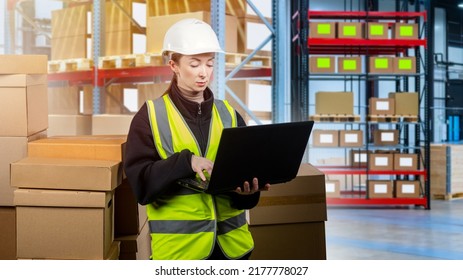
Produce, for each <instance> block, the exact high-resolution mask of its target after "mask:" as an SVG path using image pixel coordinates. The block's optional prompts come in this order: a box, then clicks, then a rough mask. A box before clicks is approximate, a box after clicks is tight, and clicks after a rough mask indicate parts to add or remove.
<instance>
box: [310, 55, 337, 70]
mask: <svg viewBox="0 0 463 280" xmlns="http://www.w3.org/2000/svg"><path fill="white" fill-rule="evenodd" d="M335 63H336V62H335V60H334V57H333V56H311V57H309V71H310V72H311V73H335V72H336V65H335Z"/></svg>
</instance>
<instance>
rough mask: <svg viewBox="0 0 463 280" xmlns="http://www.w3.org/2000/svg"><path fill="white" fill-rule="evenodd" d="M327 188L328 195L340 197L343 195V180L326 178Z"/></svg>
mask: <svg viewBox="0 0 463 280" xmlns="http://www.w3.org/2000/svg"><path fill="white" fill-rule="evenodd" d="M325 190H326V197H340V196H341V182H340V181H339V180H326V181H325Z"/></svg>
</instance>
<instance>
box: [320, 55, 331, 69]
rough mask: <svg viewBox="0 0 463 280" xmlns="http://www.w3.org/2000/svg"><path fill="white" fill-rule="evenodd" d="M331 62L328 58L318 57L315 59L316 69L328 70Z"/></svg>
mask: <svg viewBox="0 0 463 280" xmlns="http://www.w3.org/2000/svg"><path fill="white" fill-rule="evenodd" d="M330 67H331V62H330V59H329V58H325V57H320V58H317V68H330Z"/></svg>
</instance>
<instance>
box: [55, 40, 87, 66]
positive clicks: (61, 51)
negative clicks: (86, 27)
mask: <svg viewBox="0 0 463 280" xmlns="http://www.w3.org/2000/svg"><path fill="white" fill-rule="evenodd" d="M87 44H88V42H87V35H78V36H69V37H61V38H52V39H51V59H52V60H60V59H71V58H87V57H88V47H90V46H87Z"/></svg>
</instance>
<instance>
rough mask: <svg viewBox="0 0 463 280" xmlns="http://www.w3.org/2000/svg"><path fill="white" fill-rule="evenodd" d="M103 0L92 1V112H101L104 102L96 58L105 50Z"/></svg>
mask: <svg viewBox="0 0 463 280" xmlns="http://www.w3.org/2000/svg"><path fill="white" fill-rule="evenodd" d="M105 10H106V9H105V1H104V0H94V1H93V12H92V16H93V30H92V44H93V65H94V66H93V75H94V76H93V114H96V115H97V114H101V112H104V105H105V104H104V102H102V101H103V98H102V94H103V93H104V90H105V89H104V87H103V86H102V85H101V84H100V82H99V77H98V74H99V72H98V60H99V58H100V56H103V55H104V50H105V41H104V36H105Z"/></svg>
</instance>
